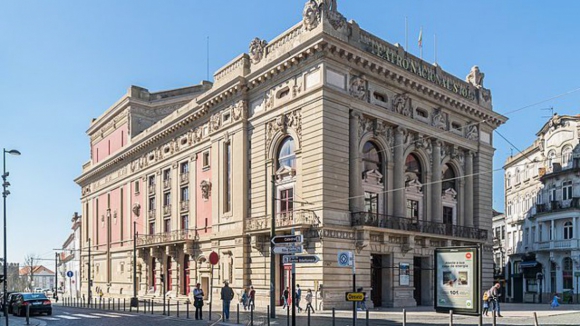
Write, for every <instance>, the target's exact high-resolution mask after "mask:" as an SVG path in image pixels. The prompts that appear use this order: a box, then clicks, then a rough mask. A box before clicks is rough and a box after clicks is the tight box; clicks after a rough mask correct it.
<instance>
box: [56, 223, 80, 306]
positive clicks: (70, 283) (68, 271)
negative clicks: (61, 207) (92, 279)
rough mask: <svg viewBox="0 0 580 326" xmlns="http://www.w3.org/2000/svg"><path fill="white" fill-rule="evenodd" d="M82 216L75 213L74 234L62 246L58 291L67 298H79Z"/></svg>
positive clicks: (72, 227)
mask: <svg viewBox="0 0 580 326" xmlns="http://www.w3.org/2000/svg"><path fill="white" fill-rule="evenodd" d="M81 221H82V218H81V215H79V214H78V213H76V212H75V213H74V215H73V217H72V219H71V223H72V226H71V229H72V232H71V234H70V235H69V237H68V238H67V239H66V241H65V242H64V243H63V245H62V252H61V254H60V262H59V263H60V264H59V267H58V269H57V270H58V273H59V274H58V290H59V293H61V292H62V295H64V296H65V297H72V298H78V297H79V294H80V292H79V290H80V256H81V253H80V248H81V247H80V242H81V238H80V237H81V234H80V233H81V230H82V229H81Z"/></svg>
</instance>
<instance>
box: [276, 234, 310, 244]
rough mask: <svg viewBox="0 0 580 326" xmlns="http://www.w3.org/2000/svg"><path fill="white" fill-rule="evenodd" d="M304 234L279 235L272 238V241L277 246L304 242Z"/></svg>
mask: <svg viewBox="0 0 580 326" xmlns="http://www.w3.org/2000/svg"><path fill="white" fill-rule="evenodd" d="M302 241H303V238H302V234H298V235H277V236H275V237H273V238H272V243H273V244H274V245H275V246H293V245H297V244H302Z"/></svg>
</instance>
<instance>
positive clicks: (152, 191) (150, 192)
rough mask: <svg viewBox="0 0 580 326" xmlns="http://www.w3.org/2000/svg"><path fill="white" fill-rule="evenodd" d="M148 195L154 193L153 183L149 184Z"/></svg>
mask: <svg viewBox="0 0 580 326" xmlns="http://www.w3.org/2000/svg"><path fill="white" fill-rule="evenodd" d="M149 195H155V185H149Z"/></svg>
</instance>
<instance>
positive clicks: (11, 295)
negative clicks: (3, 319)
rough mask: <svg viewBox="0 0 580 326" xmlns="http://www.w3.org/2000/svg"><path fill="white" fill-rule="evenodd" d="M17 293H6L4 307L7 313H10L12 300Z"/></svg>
mask: <svg viewBox="0 0 580 326" xmlns="http://www.w3.org/2000/svg"><path fill="white" fill-rule="evenodd" d="M17 294H18V292H12V293H8V298H7V299H6V302H7V303H6V305H7V307H8V313H9V314H11V313H12V304H13V303H14V299H16V295H17Z"/></svg>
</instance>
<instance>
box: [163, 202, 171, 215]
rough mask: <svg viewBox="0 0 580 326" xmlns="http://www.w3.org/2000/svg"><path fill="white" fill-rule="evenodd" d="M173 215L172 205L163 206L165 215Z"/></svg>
mask: <svg viewBox="0 0 580 326" xmlns="http://www.w3.org/2000/svg"><path fill="white" fill-rule="evenodd" d="M169 214H171V205H170V204H169V205H165V206H163V215H169Z"/></svg>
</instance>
